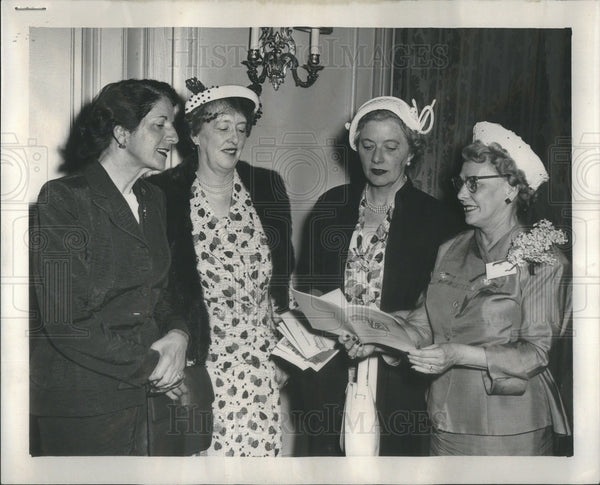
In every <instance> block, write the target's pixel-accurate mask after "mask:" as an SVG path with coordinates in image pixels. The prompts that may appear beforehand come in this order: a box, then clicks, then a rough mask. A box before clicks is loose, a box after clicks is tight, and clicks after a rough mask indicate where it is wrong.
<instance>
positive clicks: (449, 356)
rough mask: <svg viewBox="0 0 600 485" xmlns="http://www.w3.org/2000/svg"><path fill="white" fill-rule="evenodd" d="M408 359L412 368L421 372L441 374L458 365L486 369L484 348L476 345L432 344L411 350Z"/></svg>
mask: <svg viewBox="0 0 600 485" xmlns="http://www.w3.org/2000/svg"><path fill="white" fill-rule="evenodd" d="M408 360H409V361H410V363H411V364H412V368H413V369H414V370H416V371H418V372H422V373H423V374H442V373H444V372H446V371H447V370H448V369H449V368H450V367H454V366H455V365H460V366H464V367H470V368H472V369H487V357H486V355H485V349H484V348H483V347H478V346H476V345H465V344H455V343H448V344H445V343H444V344H433V345H430V346H428V347H424V348H422V349H415V350H411V351H410V352H409V353H408Z"/></svg>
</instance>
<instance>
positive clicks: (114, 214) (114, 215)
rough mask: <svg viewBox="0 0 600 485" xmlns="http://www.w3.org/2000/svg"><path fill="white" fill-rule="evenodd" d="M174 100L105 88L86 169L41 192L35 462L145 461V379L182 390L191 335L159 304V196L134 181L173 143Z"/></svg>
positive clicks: (163, 276)
mask: <svg viewBox="0 0 600 485" xmlns="http://www.w3.org/2000/svg"><path fill="white" fill-rule="evenodd" d="M177 103H178V97H177V94H176V93H175V91H174V90H173V89H172V88H171V87H170V86H169V85H168V84H166V83H162V82H158V81H153V80H127V81H120V82H116V83H112V84H109V85H107V86H105V87H104V88H103V89H102V91H101V92H100V93H99V94H98V95H97V96H96V98H94V100H93V101H92V103H91V105H90V107H89V109H88V111H87V114H86V119H85V120H82V121H84V123H83V126H82V130H81V132H80V133H79V135H80V138H79V150H78V153H79V156H80V158H81V160H82V162H83V163H84V166H83V168H82V169H81V171H80V172H78V173H75V174H73V175H70V176H67V177H63V178H60V179H57V180H52V181H50V182H48V183H47V184H46V185H45V186H44V187H43V188H42V190H41V192H40V196H39V199H38V204H37V206H36V214H35V222H34V226H33V231H32V246H31V251H32V252H33V254H32V261H33V266H34V271H33V279H34V281H35V282H36V290H37V297H38V302H39V307H40V315H41V318H40V320H41V327H40V328H39V329H37V330H36V331H34V332H32V334H31V339H32V346H31V357H30V389H31V414H32V415H33V416H35V421H36V424H37V426H38V428H39V435H40V437H39V441H40V443H39V447H40V453H41V454H42V455H145V454H146V453H147V448H146V430H147V426H146V414H147V413H146V388H145V386H146V384H151V385H152V386H153V387H154V388H155V389H156V390H158V391H162V392H167V393H168V394H169V396H170V397H171V398H172V399H177V398H178V396H180V395H181V390H180V389H177V388H176V387H175V386H176V385H177V384H178V383H179V382H180V380H181V378H182V370H183V368H184V366H185V352H186V347H187V341H188V338H189V337H188V334H187V329H186V325H185V323H184V321H183V320H182V319H181V318H180V317H178V316H177V314H176V313H175V312H173V311H172V309H171V308H170V306H169V304H168V301H167V300H166V299H163V298H161V295H162V294H163V289H164V287H165V285H166V282H167V275H168V270H169V263H170V259H169V247H168V245H167V240H166V234H165V228H166V220H165V209H164V201H163V196H162V194H161V193H160V190H159V189H157V188H156V187H154V186H153V185H151V184H149V183H147V182H145V181H144V180H142V179H141V178H140V177H141V176H142V175H143V174H144V173H147V172H148V171H151V170H163V169H164V167H165V162H166V159H167V156H168V154H169V151H170V149H171V147H172V146H173V145H174V144H175V143H177V141H178V138H177V133H176V131H175V128H174V127H173V120H174V116H175V107H176V106H177ZM161 335H162V338H161Z"/></svg>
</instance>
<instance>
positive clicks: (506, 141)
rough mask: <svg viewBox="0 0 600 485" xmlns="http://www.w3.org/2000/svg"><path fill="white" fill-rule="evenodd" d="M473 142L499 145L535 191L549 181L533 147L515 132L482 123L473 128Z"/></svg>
mask: <svg viewBox="0 0 600 485" xmlns="http://www.w3.org/2000/svg"><path fill="white" fill-rule="evenodd" d="M473 141H474V142H475V141H480V142H481V143H483V144H484V145H489V144H490V143H493V142H495V143H498V145H500V146H501V147H502V148H504V149H505V150H506V151H507V152H508V154H509V155H510V157H511V158H512V159H513V160H514V161H515V164H516V165H517V168H518V169H519V170H522V171H523V173H524V174H525V178H526V179H527V185H529V187H531V188H532V189H533V190H537V188H538V187H539V186H540V185H541V184H542V183H544V182H546V181H547V180H548V172H546V168H545V167H544V164H543V163H542V161H541V160H540V157H538V156H537V155H536V154H535V152H534V151H533V150H532V149H531V147H530V146H529V145H528V144H527V143H526V142H524V141H523V139H522V138H521V137H520V136H519V135H517V134H516V133H515V132H513V131H510V130H507V129H506V128H504V127H503V126H502V125H499V124H498V123H490V122H488V121H480V122H479V123H476V124H475V126H474V127H473Z"/></svg>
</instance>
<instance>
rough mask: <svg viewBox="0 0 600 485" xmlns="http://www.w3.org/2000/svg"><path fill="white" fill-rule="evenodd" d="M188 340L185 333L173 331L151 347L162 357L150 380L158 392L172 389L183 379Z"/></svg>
mask: <svg viewBox="0 0 600 485" xmlns="http://www.w3.org/2000/svg"><path fill="white" fill-rule="evenodd" d="M188 340H189V337H188V336H187V335H186V334H185V333H184V332H181V331H177V330H171V331H170V332H169V333H167V335H165V336H164V337H163V338H161V339H159V340H157V341H156V342H154V343H153V344H152V345H151V346H150V348H151V349H154V350H156V351H157V352H158V353H159V355H160V358H159V359H158V364H156V367H155V368H154V370H153V371H152V374H150V377H149V378H148V380H149V381H150V383H151V384H152V386H154V387H155V388H156V389H157V390H158V391H160V390H161V389H164V388H169V387H172V386H173V385H175V384H176V383H177V381H179V380H181V379H182V378H183V369H184V368H185V351H186V349H187V344H188Z"/></svg>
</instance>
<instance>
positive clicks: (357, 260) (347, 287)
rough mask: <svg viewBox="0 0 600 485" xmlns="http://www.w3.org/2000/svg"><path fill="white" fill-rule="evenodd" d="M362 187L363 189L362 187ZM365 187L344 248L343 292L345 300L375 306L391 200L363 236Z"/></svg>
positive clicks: (381, 275) (379, 288) (391, 208)
mask: <svg viewBox="0 0 600 485" xmlns="http://www.w3.org/2000/svg"><path fill="white" fill-rule="evenodd" d="M365 190H366V189H365ZM366 206H367V203H366V198H365V191H363V194H362V197H361V200H360V205H359V208H358V222H357V223H356V227H355V228H354V232H353V233H352V239H351V241H350V246H349V248H348V260H347V261H346V269H345V273H344V293H345V295H346V299H347V300H348V302H349V303H352V304H355V305H366V306H375V307H377V308H378V309H379V305H380V303H381V287H382V284H383V268H384V263H385V261H384V260H385V248H386V243H387V238H388V233H389V231H390V224H391V223H392V214H393V213H394V204H393V203H392V205H391V206H390V208H389V209H388V211H387V214H386V216H385V219H384V220H383V222H382V223H381V224H380V225H379V227H378V228H377V230H376V231H375V233H374V234H372V235H370V236H367V235H366V234H365V231H364V227H365V210H366Z"/></svg>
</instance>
